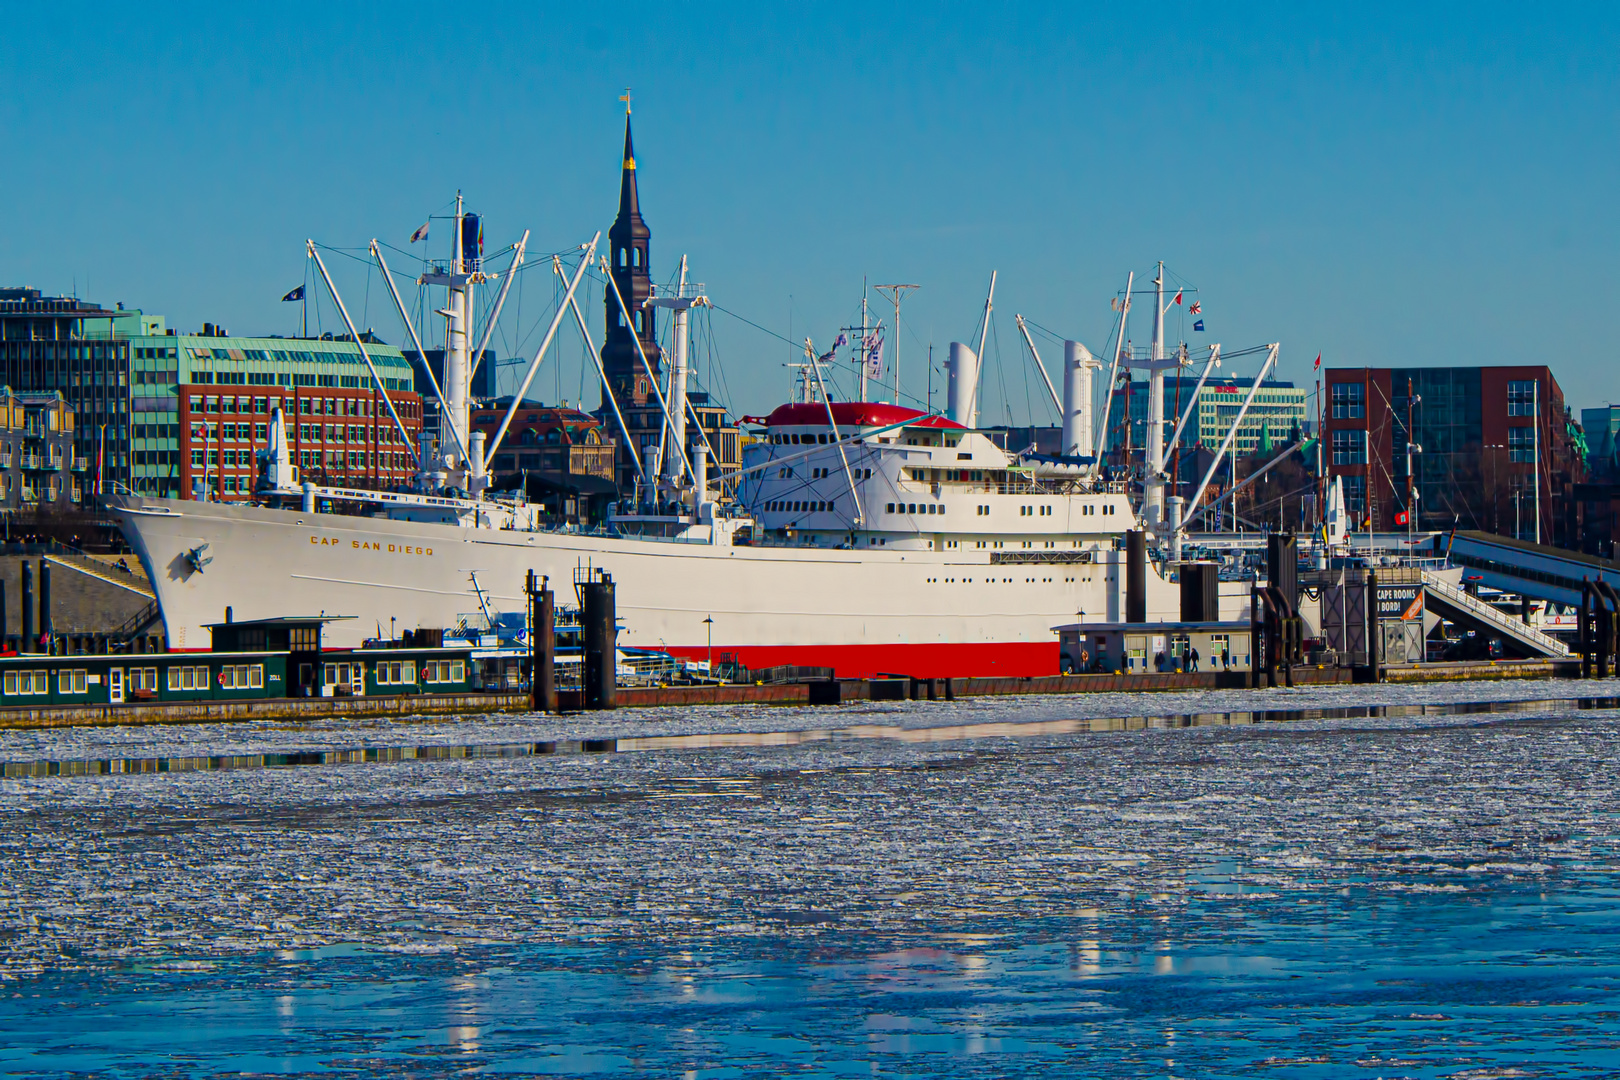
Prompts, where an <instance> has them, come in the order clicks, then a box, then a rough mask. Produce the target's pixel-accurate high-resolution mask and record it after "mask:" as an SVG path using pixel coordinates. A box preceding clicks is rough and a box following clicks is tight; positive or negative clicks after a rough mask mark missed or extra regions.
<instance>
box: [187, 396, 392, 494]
mask: <svg viewBox="0 0 1620 1080" xmlns="http://www.w3.org/2000/svg"><path fill="white" fill-rule="evenodd" d="M237 389H238V388H236V387H233V386H218V385H208V384H191V385H186V384H182V385H181V386H180V387H179V395H178V401H179V407H180V413H179V419H180V422H179V428H180V454H179V457H180V463H179V466H178V471H179V489H180V490H181V491H182V492H188V493H192V494H197V493H201V492H204V491H206V492H207V493H208V497H209V498H211V499H222V500H225V501H241V500H245V499H247V498H249V497H251V494H252V492H253V484H254V480H255V478H256V476H257V473H258V463H257V454H258V452H259V451H261V450H264V449H265V448H266V446H267V445H268V442H269V427H270V416H271V413H273V412H274V411H275V410H276V409H278V408H279V409H281V410H282V411H283V416H284V423H285V424H286V428H287V443H288V448H289V450H290V451H291V453H292V461H293V464H295V465H297V466H298V471H299V475H300V476H302V477H303V478H304V479H306V480H312V481H314V482H315V483H317V484H336V485H340V486H344V487H362V488H367V489H371V490H387V489H389V488H393V487H397V486H399V485H401V484H406V483H409V482H410V481H411V479H412V477H413V476H414V475H415V473H416V459H415V451H414V450H413V448H412V446H410V445H407V444H406V443H405V442H404V441H402V440H401V438H400V434H399V430H398V429H397V428H396V427H395V426H394V422H393V419H392V418H391V417H390V416H389V415H388V408H387V406H386V405H385V404H384V403H383V400H382V395H381V394H380V393H379V392H377V391H375V390H355V389H346V388H330V387H272V388H268V389H255V388H250V387H241V388H240V392H235V393H233V392H232V391H235V390H237ZM388 396H389V398H390V399H391V400H392V401H393V403H394V408H395V410H396V411H397V412H398V413H399V418H400V421H401V422H402V423H403V424H404V426H405V429H406V431H407V433H408V434H409V435H410V438H411V442H412V443H413V444H414V443H417V442H418V441H419V440H420V437H421V430H422V399H421V397H420V396H419V395H417V394H415V393H412V392H399V391H393V392H390V393H389V395H388Z"/></svg>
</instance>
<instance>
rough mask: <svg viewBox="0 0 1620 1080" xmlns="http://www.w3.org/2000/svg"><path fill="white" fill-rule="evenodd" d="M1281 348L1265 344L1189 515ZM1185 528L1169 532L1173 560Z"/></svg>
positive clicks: (1183, 525)
mask: <svg viewBox="0 0 1620 1080" xmlns="http://www.w3.org/2000/svg"><path fill="white" fill-rule="evenodd" d="M1281 348H1282V346H1281V345H1280V344H1279V343H1277V342H1273V343H1272V344H1271V345H1269V346H1267V352H1266V362H1265V363H1264V364H1261V365H1260V371H1259V372H1258V373H1257V374H1256V375H1255V377H1254V382H1253V384H1251V385H1250V387H1249V393H1248V395H1247V396H1245V397H1244V399H1243V405H1242V407H1241V408H1239V409H1238V412H1237V415H1236V416H1234V417H1233V418H1232V426H1231V427H1229V428H1227V429H1226V437H1225V438H1224V439H1222V440H1221V448H1220V449H1219V450H1218V451H1216V453H1215V460H1213V461H1211V462H1210V463H1209V470H1208V471H1207V472H1205V473H1204V479H1203V480H1202V481H1200V482H1199V484H1198V490H1197V491H1194V492H1193V496H1192V498H1191V499H1189V500H1188V502H1187V505H1188V506H1190V507H1192V508H1193V511H1189V516H1190V515H1191V513H1192V512H1196V510H1197V507H1198V501H1199V500H1200V499H1202V498H1203V497H1204V490H1205V489H1206V488H1208V487H1209V482H1210V480H1211V479H1212V478H1213V477H1214V475H1215V470H1216V469H1218V468H1220V467H1221V459H1222V458H1224V457H1225V456H1226V453H1227V451H1229V450H1230V449H1231V448H1232V442H1233V440H1235V439H1236V438H1237V433H1238V428H1240V427H1242V426H1243V418H1244V416H1246V415H1247V414H1248V412H1249V406H1250V405H1251V404H1253V403H1254V397H1255V395H1256V394H1258V393H1259V392H1260V384H1261V383H1263V382H1265V379H1266V373H1267V372H1269V371H1270V370H1271V367H1272V365H1273V364H1275V363H1276V362H1277V353H1278V351H1279V350H1280V349H1281ZM1186 528H1187V525H1186V522H1185V521H1180V522H1177V523H1176V525H1175V527H1174V528H1173V529H1172V530H1171V532H1170V558H1171V560H1172V561H1174V562H1179V561H1180V560H1181V535H1182V533H1183V532H1185V531H1186Z"/></svg>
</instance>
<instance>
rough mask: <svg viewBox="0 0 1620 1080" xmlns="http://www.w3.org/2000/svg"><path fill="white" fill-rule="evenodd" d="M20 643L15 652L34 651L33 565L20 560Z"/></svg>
mask: <svg viewBox="0 0 1620 1080" xmlns="http://www.w3.org/2000/svg"><path fill="white" fill-rule="evenodd" d="M20 565H21V567H22V641H21V642H20V643H19V645H18V648H17V651H18V652H22V653H30V652H33V651H34V641H33V638H34V564H33V563H31V562H29V561H28V560H27V559H24V560H22V563H21V564H20Z"/></svg>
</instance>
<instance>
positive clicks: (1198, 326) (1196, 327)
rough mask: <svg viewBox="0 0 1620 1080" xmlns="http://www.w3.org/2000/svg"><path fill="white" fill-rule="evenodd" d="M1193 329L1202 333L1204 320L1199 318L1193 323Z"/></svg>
mask: <svg viewBox="0 0 1620 1080" xmlns="http://www.w3.org/2000/svg"><path fill="white" fill-rule="evenodd" d="M1193 329H1194V330H1196V331H1198V332H1199V333H1200V334H1202V333H1203V332H1204V320H1203V319H1199V320H1198V321H1197V322H1195V323H1193Z"/></svg>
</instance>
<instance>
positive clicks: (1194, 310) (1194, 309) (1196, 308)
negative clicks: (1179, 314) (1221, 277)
mask: <svg viewBox="0 0 1620 1080" xmlns="http://www.w3.org/2000/svg"><path fill="white" fill-rule="evenodd" d="M1203 313H1204V305H1203V304H1200V303H1199V302H1198V301H1196V300H1194V301H1193V302H1192V306H1191V307H1189V308H1188V309H1187V314H1189V315H1202V314H1203Z"/></svg>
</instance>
